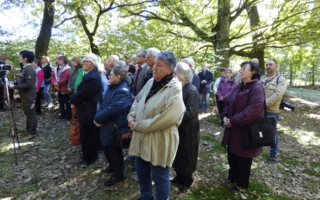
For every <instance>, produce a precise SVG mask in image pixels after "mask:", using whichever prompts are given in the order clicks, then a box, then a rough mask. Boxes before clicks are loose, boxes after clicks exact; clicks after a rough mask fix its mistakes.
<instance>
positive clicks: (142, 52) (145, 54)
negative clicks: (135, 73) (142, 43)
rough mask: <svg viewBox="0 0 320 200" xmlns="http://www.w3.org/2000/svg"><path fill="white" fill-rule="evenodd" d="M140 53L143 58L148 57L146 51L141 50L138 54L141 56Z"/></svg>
mask: <svg viewBox="0 0 320 200" xmlns="http://www.w3.org/2000/svg"><path fill="white" fill-rule="evenodd" d="M139 53H140V54H141V55H142V56H143V57H146V56H147V51H146V50H144V49H140V50H139V51H138V53H137V54H139Z"/></svg>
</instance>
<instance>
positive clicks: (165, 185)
mask: <svg viewBox="0 0 320 200" xmlns="http://www.w3.org/2000/svg"><path fill="white" fill-rule="evenodd" d="M135 166H136V171H137V175H138V182H139V186H140V194H141V199H142V200H151V199H153V196H152V180H151V173H152V178H153V181H154V183H155V186H156V199H157V200H167V199H169V194H170V180H169V174H170V168H169V167H166V168H163V167H160V166H154V165H152V164H151V163H150V162H146V161H144V160H143V159H141V158H140V157H138V156H137V157H136V158H135Z"/></svg>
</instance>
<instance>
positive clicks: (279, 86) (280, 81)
mask: <svg viewBox="0 0 320 200" xmlns="http://www.w3.org/2000/svg"><path fill="white" fill-rule="evenodd" d="M277 69H278V63H277V61H276V60H268V61H267V63H266V70H267V74H266V75H265V76H263V77H262V78H261V80H260V83H261V84H262V85H264V91H265V96H266V108H267V116H268V117H275V118H276V127H277V125H278V121H279V118H280V114H279V112H280V110H279V107H280V103H281V100H282V97H283V95H284V93H285V92H286V89H287V81H286V79H285V78H284V77H283V76H281V75H280V74H278V73H277ZM277 154H278V132H277V129H276V144H275V145H274V146H271V147H270V156H269V158H268V160H267V162H268V163H274V162H276V158H277Z"/></svg>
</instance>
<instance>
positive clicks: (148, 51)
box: [146, 47, 160, 56]
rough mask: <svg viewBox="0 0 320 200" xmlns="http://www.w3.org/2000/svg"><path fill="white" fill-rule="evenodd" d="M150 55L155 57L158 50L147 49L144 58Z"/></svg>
mask: <svg viewBox="0 0 320 200" xmlns="http://www.w3.org/2000/svg"><path fill="white" fill-rule="evenodd" d="M150 53H151V54H152V55H153V56H156V55H157V54H158V53H160V50H159V49H157V48H154V47H152V48H149V49H148V50H147V55H146V56H148V55H150Z"/></svg>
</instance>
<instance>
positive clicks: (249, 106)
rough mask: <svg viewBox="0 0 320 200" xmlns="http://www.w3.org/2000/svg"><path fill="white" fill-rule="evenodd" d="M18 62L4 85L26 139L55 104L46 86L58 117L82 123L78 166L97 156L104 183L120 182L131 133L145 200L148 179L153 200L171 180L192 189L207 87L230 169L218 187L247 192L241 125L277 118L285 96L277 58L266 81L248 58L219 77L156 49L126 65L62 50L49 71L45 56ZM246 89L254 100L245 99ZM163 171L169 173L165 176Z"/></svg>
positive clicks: (247, 159) (248, 155) (247, 155)
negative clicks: (16, 98)
mask: <svg viewBox="0 0 320 200" xmlns="http://www.w3.org/2000/svg"><path fill="white" fill-rule="evenodd" d="M19 61H20V63H21V64H22V66H23V68H22V71H21V73H20V75H19V81H18V83H17V84H14V85H9V88H10V89H11V90H14V89H18V90H19V94H20V98H21V101H22V109H23V111H24V113H25V115H26V118H27V120H26V130H27V132H26V134H25V135H32V136H36V134H37V131H36V128H37V114H41V107H45V106H46V107H48V108H52V107H53V100H52V97H51V95H50V88H51V90H52V91H53V92H55V93H57V96H58V102H59V111H60V115H59V118H60V119H63V120H70V119H71V117H72V115H74V114H75V113H77V117H78V119H79V122H80V139H81V147H82V156H81V161H80V162H79V163H78V164H77V166H78V167H87V166H88V165H90V164H92V163H94V162H95V161H96V160H97V158H98V152H99V151H102V152H103V153H104V156H105V158H106V161H107V163H108V165H107V166H106V167H105V168H103V169H102V170H101V171H102V172H104V173H111V174H112V175H111V176H110V178H109V180H107V181H106V182H105V183H104V185H105V186H112V185H114V184H116V183H118V182H121V181H123V180H125V174H124V156H123V152H122V143H121V135H122V134H126V133H132V138H131V144H130V147H129V156H128V157H127V158H126V159H128V160H131V161H133V162H134V163H135V168H136V172H137V176H138V183H139V186H140V193H141V197H140V199H143V200H145V199H148V200H149V199H153V193H152V180H153V181H154V183H155V188H156V193H155V197H156V199H159V200H161V199H168V197H169V195H170V183H172V184H174V185H177V186H178V187H179V191H180V192H186V191H187V190H188V189H189V188H190V186H191V185H192V183H193V172H194V171H195V170H196V168H197V159H198V148H199V141H200V124H199V118H198V115H199V113H200V112H202V111H204V112H205V113H207V112H209V97H210V92H211V86H213V91H214V93H215V95H216V101H217V106H218V110H219V115H220V119H221V124H220V125H221V127H222V128H224V136H223V140H222V145H223V146H224V147H226V149H227V155H228V163H229V166H230V169H229V176H228V178H227V179H226V180H225V183H232V185H231V190H233V191H243V190H245V189H246V188H248V187H249V178H250V170H251V165H252V160H253V158H254V157H256V156H258V155H260V153H261V148H255V149H247V148H244V147H243V145H242V143H241V135H240V131H241V128H242V127H243V126H245V125H247V124H249V123H251V122H253V121H254V120H255V119H257V118H259V117H262V116H264V115H265V114H266V115H268V116H272V117H276V119H277V120H278V119H279V105H280V102H281V99H282V96H283V94H284V92H285V90H286V80H285V78H284V77H283V76H281V75H279V74H278V73H277V67H278V64H277V62H276V61H275V60H268V61H267V64H266V71H267V74H266V75H263V71H261V69H260V68H259V67H258V65H257V63H256V61H257V59H253V60H252V61H248V62H243V63H242V64H241V70H240V73H238V72H235V71H234V70H232V69H230V68H226V69H225V68H223V69H221V71H220V72H221V74H220V77H219V78H217V79H216V81H214V78H213V74H212V72H211V71H209V70H208V66H207V65H206V64H203V65H202V70H201V72H200V73H198V74H196V73H195V70H194V68H195V62H194V60H193V59H192V58H191V57H187V58H183V59H182V60H181V61H180V62H178V59H177V58H176V57H175V55H174V54H173V53H172V52H170V51H160V50H158V49H156V48H149V49H147V50H139V51H138V52H137V54H136V63H135V65H133V64H132V60H131V56H129V55H127V56H125V57H124V61H120V60H119V56H117V55H111V56H110V57H109V58H108V59H107V60H106V61H105V62H104V64H102V63H101V58H100V57H99V56H97V55H95V54H92V53H90V54H88V55H86V56H84V57H83V58H81V57H73V58H72V59H71V60H68V59H67V57H66V54H65V52H63V51H58V52H57V55H56V60H55V62H56V63H55V64H56V66H55V67H53V66H52V65H51V64H50V58H49V57H47V56H43V57H41V59H40V60H39V59H37V58H34V54H33V52H31V51H21V52H20V57H19ZM261 76H262V77H261ZM260 77H261V78H260ZM257 85H262V86H263V87H258V86H257ZM249 90H252V94H254V95H251V97H250V98H248V92H249ZM41 94H43V97H44V100H45V103H44V104H42V105H41V101H40V98H41ZM264 105H266V110H265V108H264ZM75 110H76V111H77V112H74V111H75ZM265 111H266V113H265ZM277 154H278V136H277V135H276V145H275V146H272V147H271V149H270V157H269V158H268V162H276V158H277ZM170 168H173V170H174V171H175V173H176V176H175V177H174V178H173V179H172V180H170V176H169V174H170Z"/></svg>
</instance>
